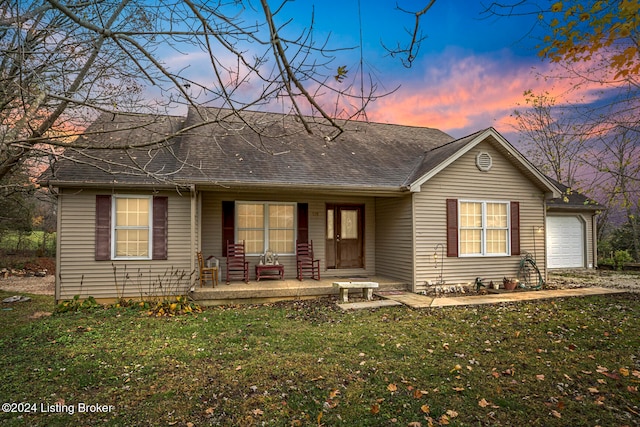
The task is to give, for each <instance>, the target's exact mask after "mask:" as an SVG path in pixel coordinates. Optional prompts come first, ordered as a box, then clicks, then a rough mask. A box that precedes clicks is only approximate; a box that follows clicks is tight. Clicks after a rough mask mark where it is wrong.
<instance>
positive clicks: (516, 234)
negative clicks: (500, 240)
mask: <svg viewBox="0 0 640 427" xmlns="http://www.w3.org/2000/svg"><path fill="white" fill-rule="evenodd" d="M511 255H520V202H511Z"/></svg>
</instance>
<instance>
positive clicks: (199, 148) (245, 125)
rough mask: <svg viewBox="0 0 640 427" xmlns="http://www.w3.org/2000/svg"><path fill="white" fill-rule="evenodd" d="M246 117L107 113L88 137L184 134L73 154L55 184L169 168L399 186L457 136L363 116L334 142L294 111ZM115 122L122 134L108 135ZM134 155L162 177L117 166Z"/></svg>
mask: <svg viewBox="0 0 640 427" xmlns="http://www.w3.org/2000/svg"><path fill="white" fill-rule="evenodd" d="M242 118H243V120H244V121H242V120H240V119H239V118H238V117H236V116H233V115H229V111H228V110H221V109H213V108H199V109H197V110H196V109H194V108H192V109H190V110H189V112H188V114H187V117H186V119H184V123H181V120H180V119H179V118H175V117H165V118H156V117H152V116H122V117H121V116H117V115H116V116H114V115H112V114H108V115H103V116H101V117H100V118H99V119H98V120H97V121H96V123H94V124H93V125H91V126H90V127H89V128H88V129H87V135H86V136H83V141H87V142H91V144H92V145H99V146H101V147H102V146H104V147H107V146H108V147H121V146H122V144H127V143H128V142H133V141H136V142H140V141H154V140H158V139H162V137H163V136H166V135H169V134H170V132H175V131H176V130H177V129H178V128H179V127H180V126H182V134H181V136H180V137H176V138H173V139H171V143H170V145H169V146H170V149H164V148H163V149H158V147H159V146H158V145H155V144H152V145H151V146H150V147H149V148H144V149H137V150H133V151H129V152H127V151H126V150H97V151H96V150H84V151H82V152H73V153H72V155H73V156H74V158H76V159H77V158H82V159H83V160H84V161H86V162H87V163H86V164H73V163H71V162H70V161H64V160H63V161H61V162H59V164H58V166H57V167H56V168H54V170H53V176H52V177H50V181H51V182H52V183H57V184H58V185H60V184H63V183H64V184H72V183H79V184H83V183H84V184H88V183H113V182H114V181H116V182H118V183H132V184H133V183H141V184H149V183H153V181H154V180H155V182H158V176H166V174H167V173H170V175H169V176H168V177H167V178H169V177H170V178H171V179H173V180H175V181H178V182H181V183H196V184H208V183H211V184H226V185H234V184H243V185H252V184H255V185H273V186H288V185H290V186H330V187H343V188H362V189H367V188H369V189H372V188H377V189H389V190H399V189H401V188H402V187H403V186H404V185H406V182H407V179H408V177H409V176H410V175H411V174H412V173H414V172H415V170H417V169H418V168H419V167H420V165H421V162H422V160H423V157H424V153H425V152H427V151H428V150H431V149H432V148H434V147H437V146H441V145H443V144H446V143H448V142H450V141H452V140H453V138H452V137H451V136H449V135H447V134H446V133H444V132H442V131H440V130H437V129H431V128H424V127H414V126H400V125H391V124H381V123H369V122H357V121H351V122H347V123H346V124H345V126H344V127H345V132H344V133H343V134H342V135H340V137H339V138H337V139H335V140H330V138H326V137H324V136H323V135H329V134H330V133H331V132H332V131H333V130H334V129H333V128H329V127H328V126H323V125H322V124H320V123H313V124H312V125H313V126H314V133H313V134H309V133H307V132H306V131H305V130H304V128H303V126H302V124H301V123H300V122H299V120H298V119H296V118H295V117H293V116H288V115H282V114H274V113H260V112H245V113H243V116H242ZM209 121H210V123H209ZM143 123H144V125H143ZM205 123H206V124H205ZM114 127H115V128H116V129H118V130H117V132H115V133H107V132H106V131H107V130H108V129H110V128H114ZM256 130H258V132H256ZM129 153H133V154H132V156H135V157H136V161H137V162H138V163H141V162H144V163H146V162H148V169H150V170H151V172H157V176H155V177H153V176H152V175H151V174H147V175H140V174H133V173H132V171H131V170H128V171H127V170H125V169H126V168H123V167H116V164H115V163H117V162H123V163H125V164H126V165H128V166H131V165H133V164H134V162H133V160H131V159H130V157H131V156H130V154H129ZM174 153H175V155H174ZM96 154H97V156H96ZM98 158H99V159H100V161H98ZM177 159H180V160H181V161H183V162H184V163H181V162H180V161H179V160H177ZM91 164H96V165H98V168H95V167H92V166H91Z"/></svg>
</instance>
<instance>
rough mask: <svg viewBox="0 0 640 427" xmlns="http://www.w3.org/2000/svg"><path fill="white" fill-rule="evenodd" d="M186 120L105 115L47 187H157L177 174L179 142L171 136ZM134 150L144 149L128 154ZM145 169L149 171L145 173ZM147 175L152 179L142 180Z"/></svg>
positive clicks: (51, 174)
mask: <svg viewBox="0 0 640 427" xmlns="http://www.w3.org/2000/svg"><path fill="white" fill-rule="evenodd" d="M183 121H184V118H183V117H173V116H154V115H143V114H127V115H124V114H107V113H105V114H102V115H101V116H100V117H98V119H97V120H96V121H95V122H93V123H92V124H91V125H90V126H89V127H88V128H87V129H86V131H85V132H84V134H83V135H81V136H79V137H78V138H77V139H76V141H75V142H74V145H80V146H84V145H86V146H90V147H91V148H83V149H76V148H73V149H66V150H65V153H64V156H63V158H61V159H59V160H58V161H57V162H56V163H55V164H54V166H53V167H51V168H49V169H48V170H47V171H46V172H45V173H44V174H43V176H42V177H41V178H40V180H41V181H45V182H46V181H49V182H52V183H56V182H64V183H78V184H84V185H92V184H93V185H99V184H134V185H137V184H154V183H156V184H157V183H158V182H159V179H160V181H161V180H162V179H161V178H159V177H161V176H164V175H165V172H167V171H175V170H176V168H177V167H176V156H174V155H172V151H173V150H175V149H176V144H177V143H179V140H176V139H170V136H171V135H173V134H174V133H175V132H177V131H178V130H179V129H180V128H181V127H182V122H183ZM131 145H135V146H137V147H138V148H133V149H124V148H126V147H129V146H131ZM141 165H143V166H144V167H141ZM141 169H146V170H147V171H148V173H146V174H142V173H141V172H140V170H141Z"/></svg>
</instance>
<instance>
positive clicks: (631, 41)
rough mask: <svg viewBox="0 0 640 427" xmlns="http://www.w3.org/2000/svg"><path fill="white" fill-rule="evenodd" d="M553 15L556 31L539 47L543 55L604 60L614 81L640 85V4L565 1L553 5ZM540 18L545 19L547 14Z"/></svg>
mask: <svg viewBox="0 0 640 427" xmlns="http://www.w3.org/2000/svg"><path fill="white" fill-rule="evenodd" d="M550 12H551V13H549V14H547V19H549V18H550V21H548V25H549V27H550V28H551V29H552V32H551V34H547V35H546V36H545V37H544V39H543V43H542V44H541V45H540V46H539V47H540V52H539V53H540V56H544V57H547V58H549V59H551V61H552V62H560V61H564V62H591V61H593V60H596V61H603V62H602V64H603V65H604V67H605V68H608V69H609V70H611V71H612V72H613V73H614V75H613V78H614V79H629V80H630V81H632V82H634V83H635V84H637V83H638V81H637V77H638V75H640V2H638V1H637V0H590V1H584V0H565V1H556V2H553V4H552V5H551V8H550ZM539 17H540V19H541V20H544V19H545V15H543V14H540V15H539ZM604 61H606V62H604Z"/></svg>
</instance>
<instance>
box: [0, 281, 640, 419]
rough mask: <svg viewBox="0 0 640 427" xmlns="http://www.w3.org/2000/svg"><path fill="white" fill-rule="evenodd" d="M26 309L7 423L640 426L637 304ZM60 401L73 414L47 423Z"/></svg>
mask: <svg viewBox="0 0 640 427" xmlns="http://www.w3.org/2000/svg"><path fill="white" fill-rule="evenodd" d="M9 295H10V294H8V293H5V292H0V297H1V298H5V297H6V296H9ZM32 298H33V301H31V302H29V303H20V304H15V305H12V306H11V307H6V305H3V307H2V308H5V309H6V308H11V309H12V310H9V311H7V310H2V311H1V312H0V324H1V325H3V329H4V330H3V332H2V334H1V335H0V369H1V371H0V372H1V373H0V403H6V402H14V403H20V402H28V403H32V404H36V409H37V411H36V413H0V424H2V425H3V426H7V425H8V426H14V425H16V426H18V425H20V426H21V425H29V426H67V425H72V424H73V425H111V426H156V425H178V426H186V425H194V426H205V425H222V426H251V425H273V426H317V425H319V424H321V425H324V426H336V425H345V426H354V425H358V426H380V425H398V426H407V425H414V426H416V425H422V426H427V425H429V423H430V422H431V423H432V424H433V425H447V423H448V425H452V426H461V425H473V426H478V425H480V426H482V425H491V426H496V425H498V426H499V425H503V426H514V425H539V426H554V425H555V426H565V425H572V426H581V425H584V426H595V425H602V426H613V425H616V426H618V425H620V426H624V425H628V426H632V425H640V415H639V414H640V407H639V402H640V393H639V392H638V385H639V383H640V377H639V376H640V372H639V371H640V353H639V352H640V304H639V303H640V295H638V294H634V295H632V294H622V295H613V296H603V297H585V298H570V299H559V300H553V301H547V300H544V301H536V302H532V303H518V304H505V305H495V306H479V307H460V308H446V309H427V310H412V309H409V308H406V307H393V308H385V309H378V310H367V311H357V312H353V313H343V312H341V311H340V310H339V309H337V308H335V306H334V305H333V303H332V302H331V301H330V300H315V301H305V302H290V303H278V304H272V305H264V306H241V307H222V308H212V309H206V310H204V311H203V312H202V313H198V314H194V315H186V316H179V317H174V318H151V317H148V316H146V315H145V313H144V312H142V311H136V310H132V309H117V310H116V309H97V310H94V311H85V312H79V313H64V314H55V315H53V316H50V317H37V316H33V315H34V313H36V312H40V311H52V309H53V301H52V300H51V298H48V297H42V296H35V295H34V296H32ZM56 403H58V404H60V405H62V404H64V405H66V407H62V408H65V410H66V412H63V413H59V412H55V407H54V411H51V412H48V413H42V412H40V409H41V405H45V408H48V407H50V405H55V404H56ZM81 404H99V405H111V407H112V408H113V409H112V410H111V411H110V412H106V413H90V412H84V413H78V408H79V407H80V405H81ZM68 408H72V409H74V413H73V414H69V413H68V412H69V409H68ZM411 423H420V424H411Z"/></svg>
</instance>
